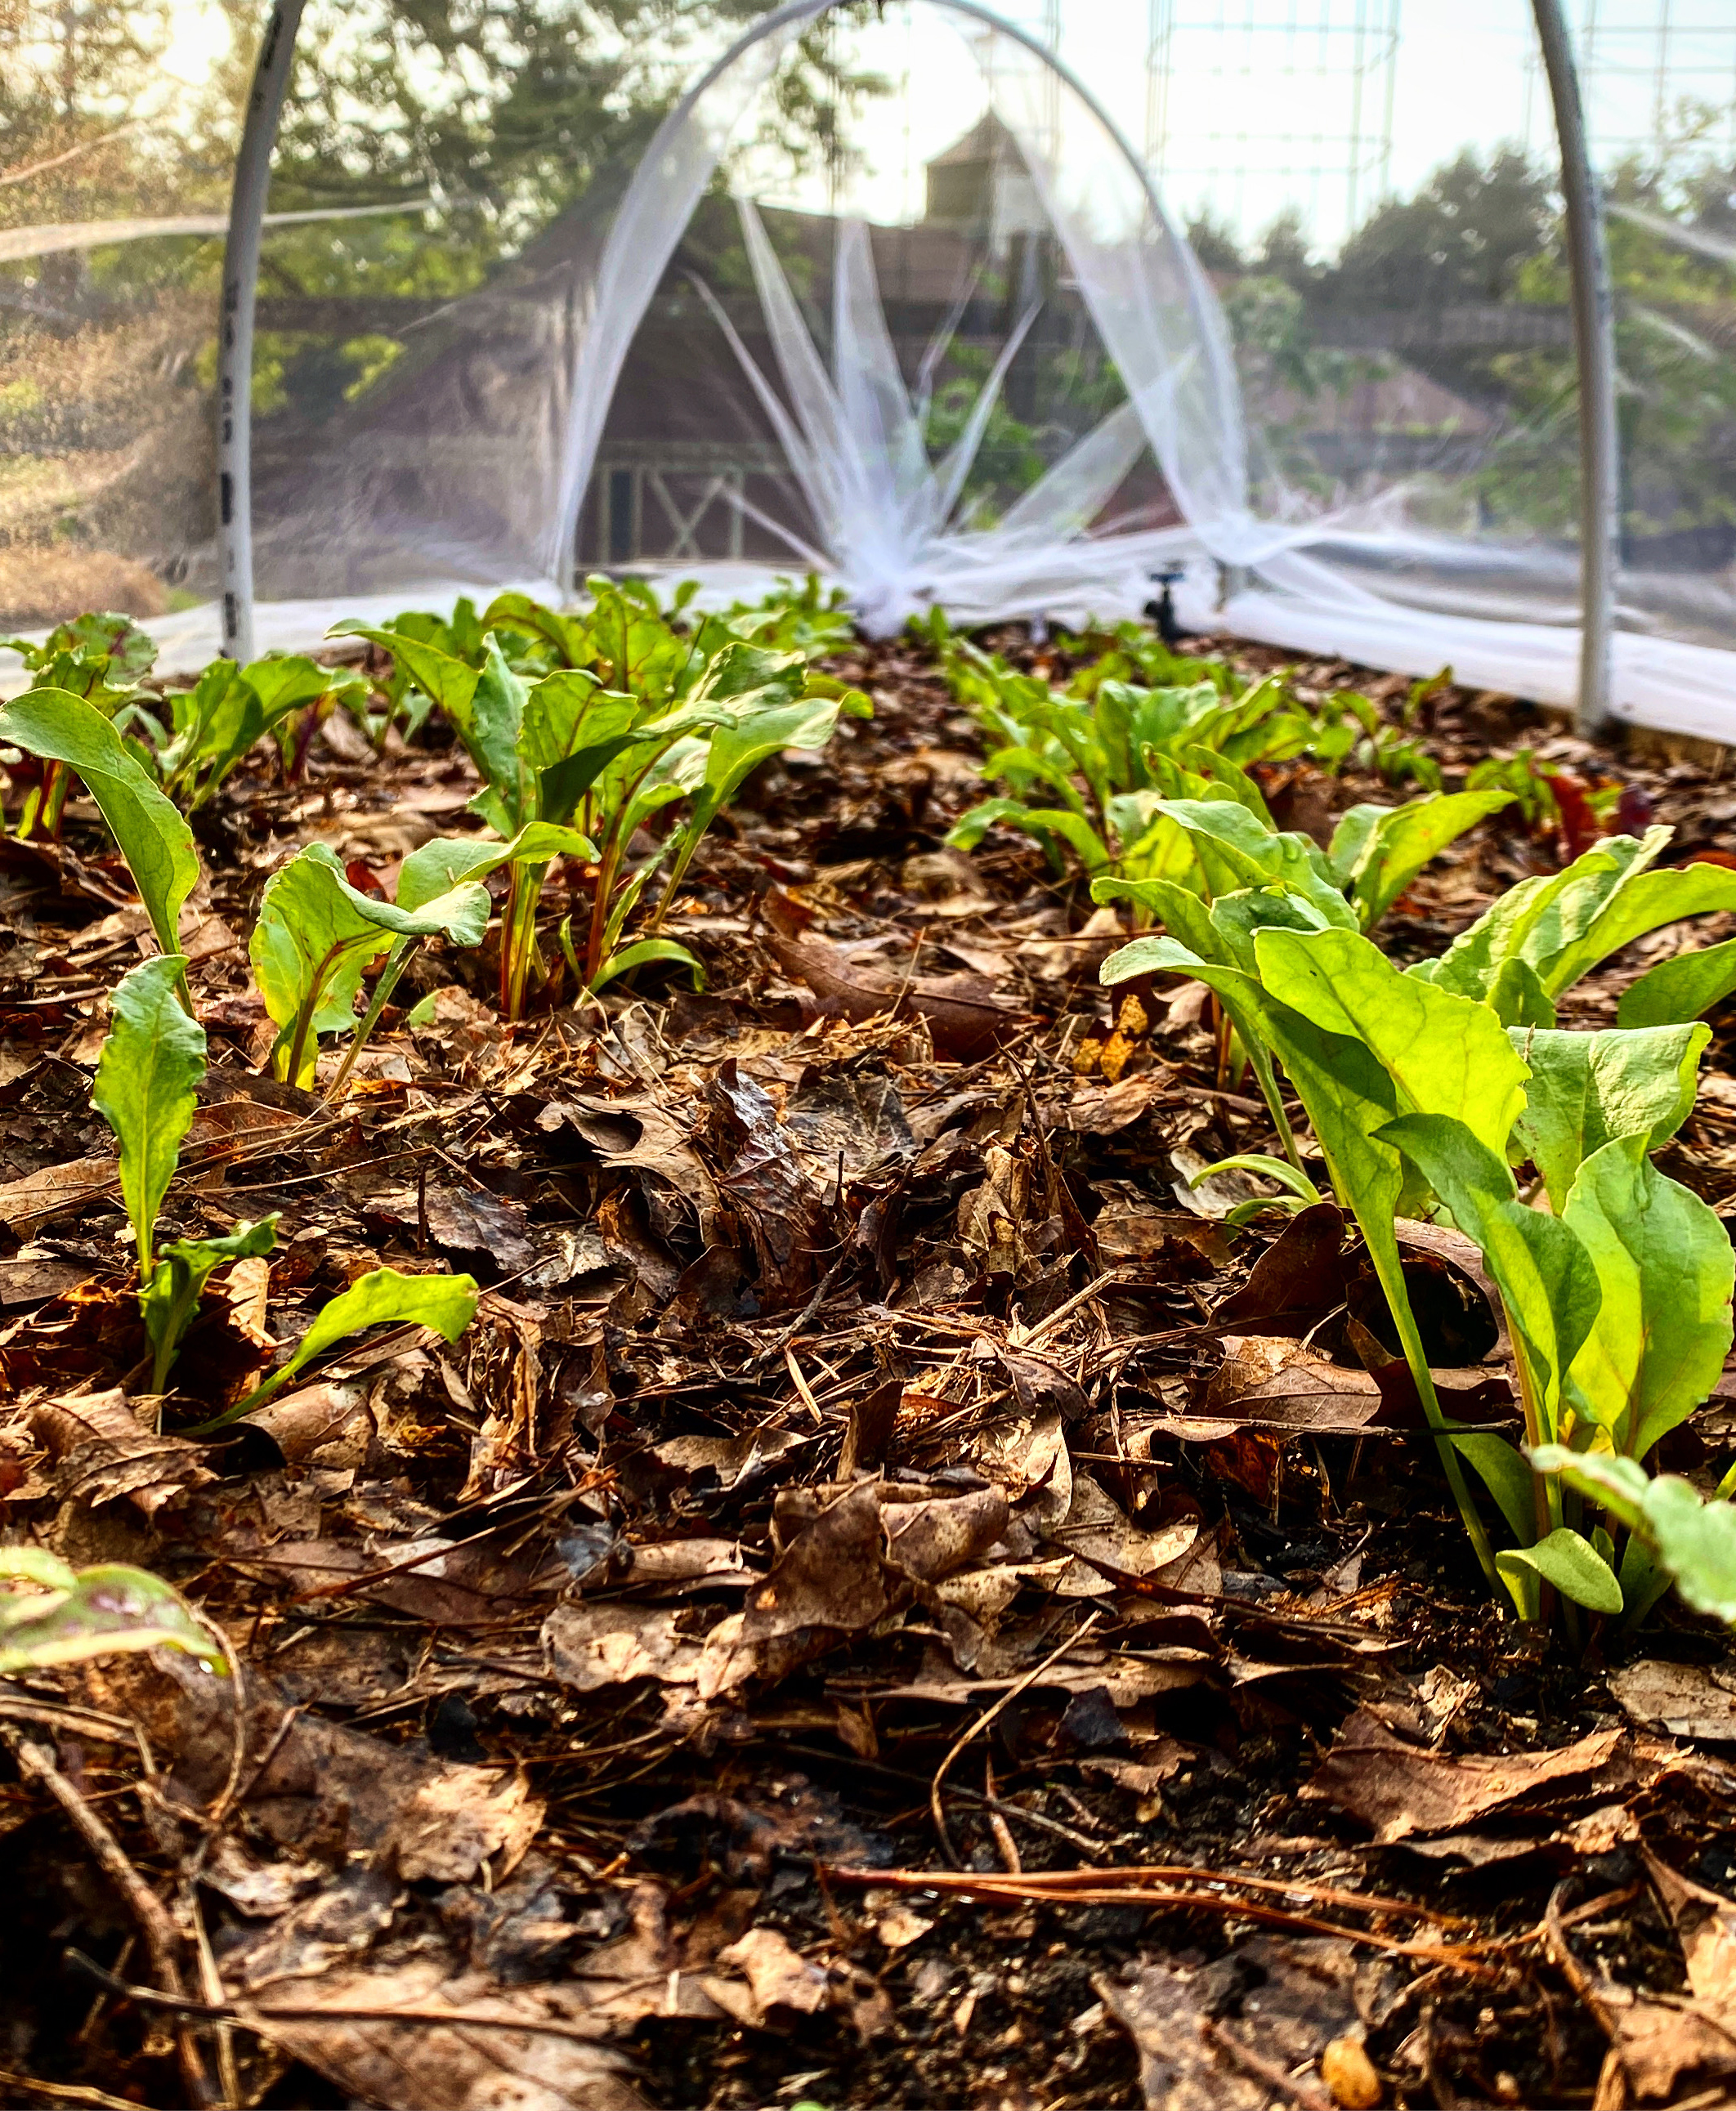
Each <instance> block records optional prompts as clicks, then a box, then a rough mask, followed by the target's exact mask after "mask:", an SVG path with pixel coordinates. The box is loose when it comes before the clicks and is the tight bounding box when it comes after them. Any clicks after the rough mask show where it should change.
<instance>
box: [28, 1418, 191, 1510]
mask: <svg viewBox="0 0 1736 2111" xmlns="http://www.w3.org/2000/svg"><path fill="white" fill-rule="evenodd" d="M25 1412H26V1415H27V1419H29V1422H30V1429H31V1432H32V1434H33V1435H34V1437H35V1438H36V1440H37V1441H38V1442H39V1444H41V1445H42V1446H43V1449H44V1450H46V1451H47V1452H48V1455H49V1456H50V1457H51V1458H52V1460H53V1461H54V1469H55V1470H54V1482H55V1487H56V1490H57V1493H58V1494H59V1495H60V1496H61V1497H62V1498H63V1499H64V1500H67V1501H76V1502H81V1503H109V1502H113V1501H115V1500H116V1499H117V1498H118V1497H120V1496H128V1497H130V1500H132V1501H133V1502H134V1504H136V1505H137V1506H138V1507H139V1509H142V1510H143V1512H144V1514H145V1515H146V1516H147V1517H150V1516H152V1515H153V1514H155V1513H156V1512H157V1511H158V1510H160V1509H161V1508H162V1506H163V1505H164V1504H165V1503H167V1502H170V1501H171V1500H173V1499H174V1498H175V1496H179V1495H181V1494H183V1493H184V1491H186V1490H187V1489H189V1488H192V1487H198V1486H199V1485H200V1484H201V1483H202V1482H207V1481H211V1480H213V1479H215V1478H216V1476H215V1475H214V1474H213V1473H211V1471H210V1469H208V1468H207V1466H206V1465H205V1464H203V1463H202V1460H201V1457H200V1449H199V1446H198V1445H197V1444H189V1443H188V1442H187V1441H185V1440H184V1438H181V1437H159V1436H158V1435H157V1432H156V1431H155V1430H154V1429H152V1428H151V1427H150V1425H149V1424H148V1423H145V1422H143V1421H141V1420H140V1419H139V1417H138V1415H136V1414H134V1411H133V1410H132V1409H131V1408H130V1406H129V1405H127V1398H126V1395H125V1393H124V1392H123V1391H121V1390H120V1387H118V1386H114V1387H111V1388H110V1389H109V1390H108V1391H107V1392H89V1393H71V1394H63V1395H62V1396H61V1397H59V1398H58V1399H55V1400H39V1401H35V1402H34V1403H33V1404H32V1405H31V1406H30V1407H29V1408H28V1409H27V1410H25Z"/></svg>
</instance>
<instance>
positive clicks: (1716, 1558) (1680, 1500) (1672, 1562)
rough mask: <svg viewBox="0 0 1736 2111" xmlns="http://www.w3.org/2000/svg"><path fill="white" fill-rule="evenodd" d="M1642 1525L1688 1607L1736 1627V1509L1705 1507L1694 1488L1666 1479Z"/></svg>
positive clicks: (1649, 1498) (1658, 1483) (1650, 1493)
mask: <svg viewBox="0 0 1736 2111" xmlns="http://www.w3.org/2000/svg"><path fill="white" fill-rule="evenodd" d="M1641 1524H1642V1528H1643V1531H1644V1532H1645V1534H1646V1536H1647V1538H1648V1539H1650V1540H1651V1541H1652V1544H1653V1546H1656V1549H1657V1552H1658V1559H1660V1561H1661V1563H1662V1564H1663V1566H1664V1567H1665V1568H1666V1569H1667V1570H1668V1572H1669V1573H1670V1577H1671V1578H1672V1579H1673V1580H1674V1582H1675V1587H1676V1589H1677V1591H1678V1592H1679V1594H1680V1596H1681V1597H1682V1599H1683V1600H1684V1603H1686V1604H1688V1605H1692V1606H1693V1609H1694V1610H1695V1611H1696V1612H1697V1613H1709V1614H1711V1617H1712V1618H1714V1619H1715V1620H1722V1621H1723V1622H1724V1623H1725V1626H1726V1627H1729V1626H1732V1625H1736V1505H1731V1504H1729V1503H1727V1502H1711V1503H1708V1502H1702V1500H1701V1498H1700V1496H1699V1492H1698V1491H1697V1489H1695V1488H1694V1487H1693V1485H1692V1483H1690V1482H1687V1481H1684V1480H1683V1479H1682V1478H1680V1477H1679V1475H1677V1474H1675V1473H1664V1474H1661V1475H1660V1476H1659V1477H1658V1478H1657V1479H1656V1480H1655V1481H1654V1482H1652V1485H1651V1487H1649V1488H1647V1491H1646V1500H1645V1506H1644V1509H1643V1512H1642V1514H1641Z"/></svg>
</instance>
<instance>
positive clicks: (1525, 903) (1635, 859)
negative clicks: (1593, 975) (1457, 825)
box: [1409, 828, 1670, 1023]
mask: <svg viewBox="0 0 1736 2111" xmlns="http://www.w3.org/2000/svg"><path fill="white" fill-rule="evenodd" d="M1669 840H1670V830H1669V829H1663V828H1658V829H1647V832H1646V833H1645V835H1644V837H1643V838H1641V839H1640V840H1638V841H1636V840H1635V839H1634V838H1633V837H1632V836H1610V837H1606V838H1605V839H1604V841H1603V842H1600V843H1597V844H1594V845H1593V847H1592V848H1591V849H1590V850H1588V851H1584V852H1582V853H1581V855H1580V856H1578V857H1576V858H1575V860H1574V861H1573V863H1572V864H1571V865H1568V866H1566V868H1565V869H1563V870H1562V871H1561V872H1558V873H1552V874H1539V875H1538V877H1537V878H1532V879H1523V880H1521V881H1520V883H1519V884H1518V886H1517V887H1510V888H1508V889H1507V892H1506V893H1505V894H1503V895H1502V896H1501V897H1499V899H1498V900H1497V901H1495V903H1494V904H1493V906H1492V907H1490V908H1489V909H1488V910H1485V911H1484V914H1483V915H1481V916H1479V918H1478V919H1477V921H1476V922H1475V924H1472V925H1471V927H1470V929H1469V930H1468V931H1463V932H1461V933H1460V934H1459V936H1458V937H1457V938H1455V939H1454V940H1453V942H1452V945H1450V946H1449V947H1447V951H1445V952H1444V953H1443V954H1442V955H1441V956H1440V958H1439V959H1438V960H1420V961H1419V962H1418V963H1417V964H1416V966H1415V967H1413V968H1411V969H1410V970H1409V972H1410V973H1411V974H1413V975H1416V976H1418V977H1419V978H1421V979H1422V980H1424V981H1427V982H1432V983H1436V984H1438V986H1439V987H1441V988H1443V989H1450V990H1456V991H1457V992H1458V993H1459V994H1460V995H1461V996H1487V995H1488V992H1489V987H1490V984H1491V983H1493V979H1494V978H1495V975H1496V974H1497V971H1498V970H1499V969H1500V967H1501V965H1502V962H1503V961H1506V960H1525V961H1527V962H1529V965H1531V967H1532V968H1533V969H1534V970H1535V972H1536V974H1537V976H1538V981H1539V983H1540V984H1541V985H1542V987H1543V989H1544V990H1545V991H1547V993H1548V994H1549V995H1550V996H1559V995H1560V993H1561V991H1562V990H1563V989H1564V988H1565V987H1566V986H1567V985H1566V982H1564V981H1561V980H1559V979H1557V978H1556V969H1557V966H1558V964H1559V962H1560V960H1561V956H1562V955H1563V954H1564V953H1565V952H1566V951H1567V950H1568V949H1569V948H1570V947H1576V946H1578V945H1579V943H1580V942H1581V941H1582V940H1583V938H1584V935H1585V933H1587V932H1588V931H1589V930H1590V929H1591V928H1592V927H1593V925H1594V924H1596V923H1597V919H1598V918H1599V916H1600V915H1602V913H1603V911H1604V910H1605V909H1606V908H1607V907H1608V906H1610V904H1611V902H1613V901H1615V900H1616V897H1618V896H1619V895H1620V892H1621V890H1622V889H1623V888H1625V886H1626V885H1627V884H1628V883H1629V881H1630V880H1632V879H1633V878H1635V877H1637V876H1638V874H1641V873H1643V871H1644V870H1645V869H1647V866H1648V865H1652V863H1653V862H1654V860H1656V859H1657V858H1658V857H1659V856H1661V855H1662V853H1663V850H1664V847H1665V845H1666V843H1667V842H1669ZM1582 972H1583V970H1582ZM1510 1023H1511V1022H1510Z"/></svg>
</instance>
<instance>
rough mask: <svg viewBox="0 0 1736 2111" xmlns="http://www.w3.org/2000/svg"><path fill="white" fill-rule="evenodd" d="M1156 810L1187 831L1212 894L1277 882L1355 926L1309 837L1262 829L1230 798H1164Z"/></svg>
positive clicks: (1333, 919)
mask: <svg viewBox="0 0 1736 2111" xmlns="http://www.w3.org/2000/svg"><path fill="white" fill-rule="evenodd" d="M1158 810H1159V811H1160V812H1161V813H1163V814H1165V815H1167V816H1168V818H1169V819H1170V820H1172V821H1174V822H1175V824H1177V826H1178V827H1179V828H1181V829H1185V830H1186V832H1187V835H1188V841H1189V842H1191V843H1192V845H1193V854H1194V856H1195V857H1197V859H1198V860H1199V864H1200V869H1201V870H1202V872H1203V873H1204V874H1205V877H1206V885H1207V889H1208V891H1209V892H1211V893H1212V894H1214V895H1216V894H1233V893H1235V892H1237V891H1238V889H1240V888H1248V887H1270V885H1272V883H1274V882H1277V883H1279V884H1281V885H1283V886H1284V887H1287V888H1289V889H1290V890H1291V892H1293V893H1295V894H1299V895H1301V896H1302V898H1303V900H1304V901H1308V902H1310V903H1311V904H1312V906H1314V907H1315V908H1316V909H1317V910H1319V911H1320V915H1321V917H1322V918H1323V919H1325V922H1327V923H1328V924H1339V925H1342V926H1343V927H1344V928H1347V929H1349V928H1353V927H1354V925H1355V922H1356V919H1355V917H1354V915H1352V911H1351V909H1350V906H1349V905H1348V903H1347V902H1346V901H1345V899H1344V897H1343V895H1342V894H1340V893H1339V892H1338V888H1336V887H1334V885H1333V883H1332V877H1331V874H1330V872H1329V869H1328V867H1327V865H1326V860H1325V857H1324V856H1322V855H1321V852H1320V848H1319V847H1318V845H1316V844H1315V843H1312V842H1310V841H1309V839H1308V838H1307V837H1306V836H1302V835H1294V834H1287V833H1282V832H1279V831H1275V830H1273V829H1268V828H1266V826H1265V825H1264V824H1262V823H1261V821H1260V820H1259V819H1257V817H1256V816H1255V815H1252V814H1251V813H1249V812H1248V810H1247V808H1246V807H1245V806H1240V805H1238V803H1237V802H1236V801H1234V799H1166V800H1164V801H1161V805H1160V806H1159V809H1158Z"/></svg>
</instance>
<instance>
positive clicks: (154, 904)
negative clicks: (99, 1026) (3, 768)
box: [0, 688, 199, 953]
mask: <svg viewBox="0 0 1736 2111" xmlns="http://www.w3.org/2000/svg"><path fill="white" fill-rule="evenodd" d="M0 744H7V745H10V746H11V747H21V748H23V749H24V750H25V752H26V753H27V754H30V755H35V756H42V757H43V759H44V760H48V761H52V762H57V763H63V764H64V765H66V767H67V768H68V769H71V770H75V771H76V773H77V774H78V775H79V776H80V778H81V779H83V780H84V788H85V789H86V790H87V791H88V792H89V794H90V796H91V797H92V798H93V799H94V800H95V801H96V802H97V805H98V807H99V808H100V809H101V810H102V818H103V819H104V820H105V821H107V824H108V826H109V830H110V833H111V834H112V835H113V837H114V838H115V841H116V842H117V843H118V844H119V845H120V854H121V856H123V857H124V858H125V860H126V862H127V866H128V869H129V870H130V872H131V874H132V875H133V884H134V887H136V888H138V890H139V900H140V901H143V904H144V906H145V909H146V911H147V913H148V915H149V916H150V919H151V928H152V930H153V931H154V932H155V933H156V934H157V944H158V945H159V946H160V947H161V948H162V950H163V951H164V952H165V953H174V952H176V951H178V950H179V946H180V913H181V905H182V903H183V902H184V901H186V899H187V897H188V896H189V894H190V893H192V892H193V888H194V887H195V886H196V885H197V884H198V877H199V859H198V851H196V850H195V849H194V848H193V831H192V830H191V829H189V827H188V825H187V824H186V822H185V821H184V819H182V818H181V816H180V814H179V813H178V812H177V811H176V810H175V807H174V806H173V805H172V804H171V803H170V801H169V800H167V799H166V798H165V797H164V796H163V794H162V793H161V792H160V791H158V789H157V787H156V785H154V784H153V783H152V782H151V779H150V777H149V775H148V773H147V772H146V770H145V768H144V765H143V764H142V763H141V762H140V761H139V760H138V758H137V757H136V756H134V755H133V754H131V753H130V751H129V750H128V748H127V747H126V744H125V742H124V741H123V740H122V739H121V738H120V734H119V733H117V732H116V730H115V728H114V727H113V726H112V725H111V724H110V723H109V721H108V720H107V719H106V718H105V717H104V716H103V715H102V712H101V711H100V710H98V708H97V707H96V706H95V705H93V704H91V703H89V702H87V701H85V699H84V697H77V696H74V695H73V694H72V693H71V692H70V690H66V689H59V688H40V689H27V690H26V691H25V693H24V694H23V695H22V696H21V697H14V698H13V699H12V701H11V702H10V703H8V704H4V705H0Z"/></svg>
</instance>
